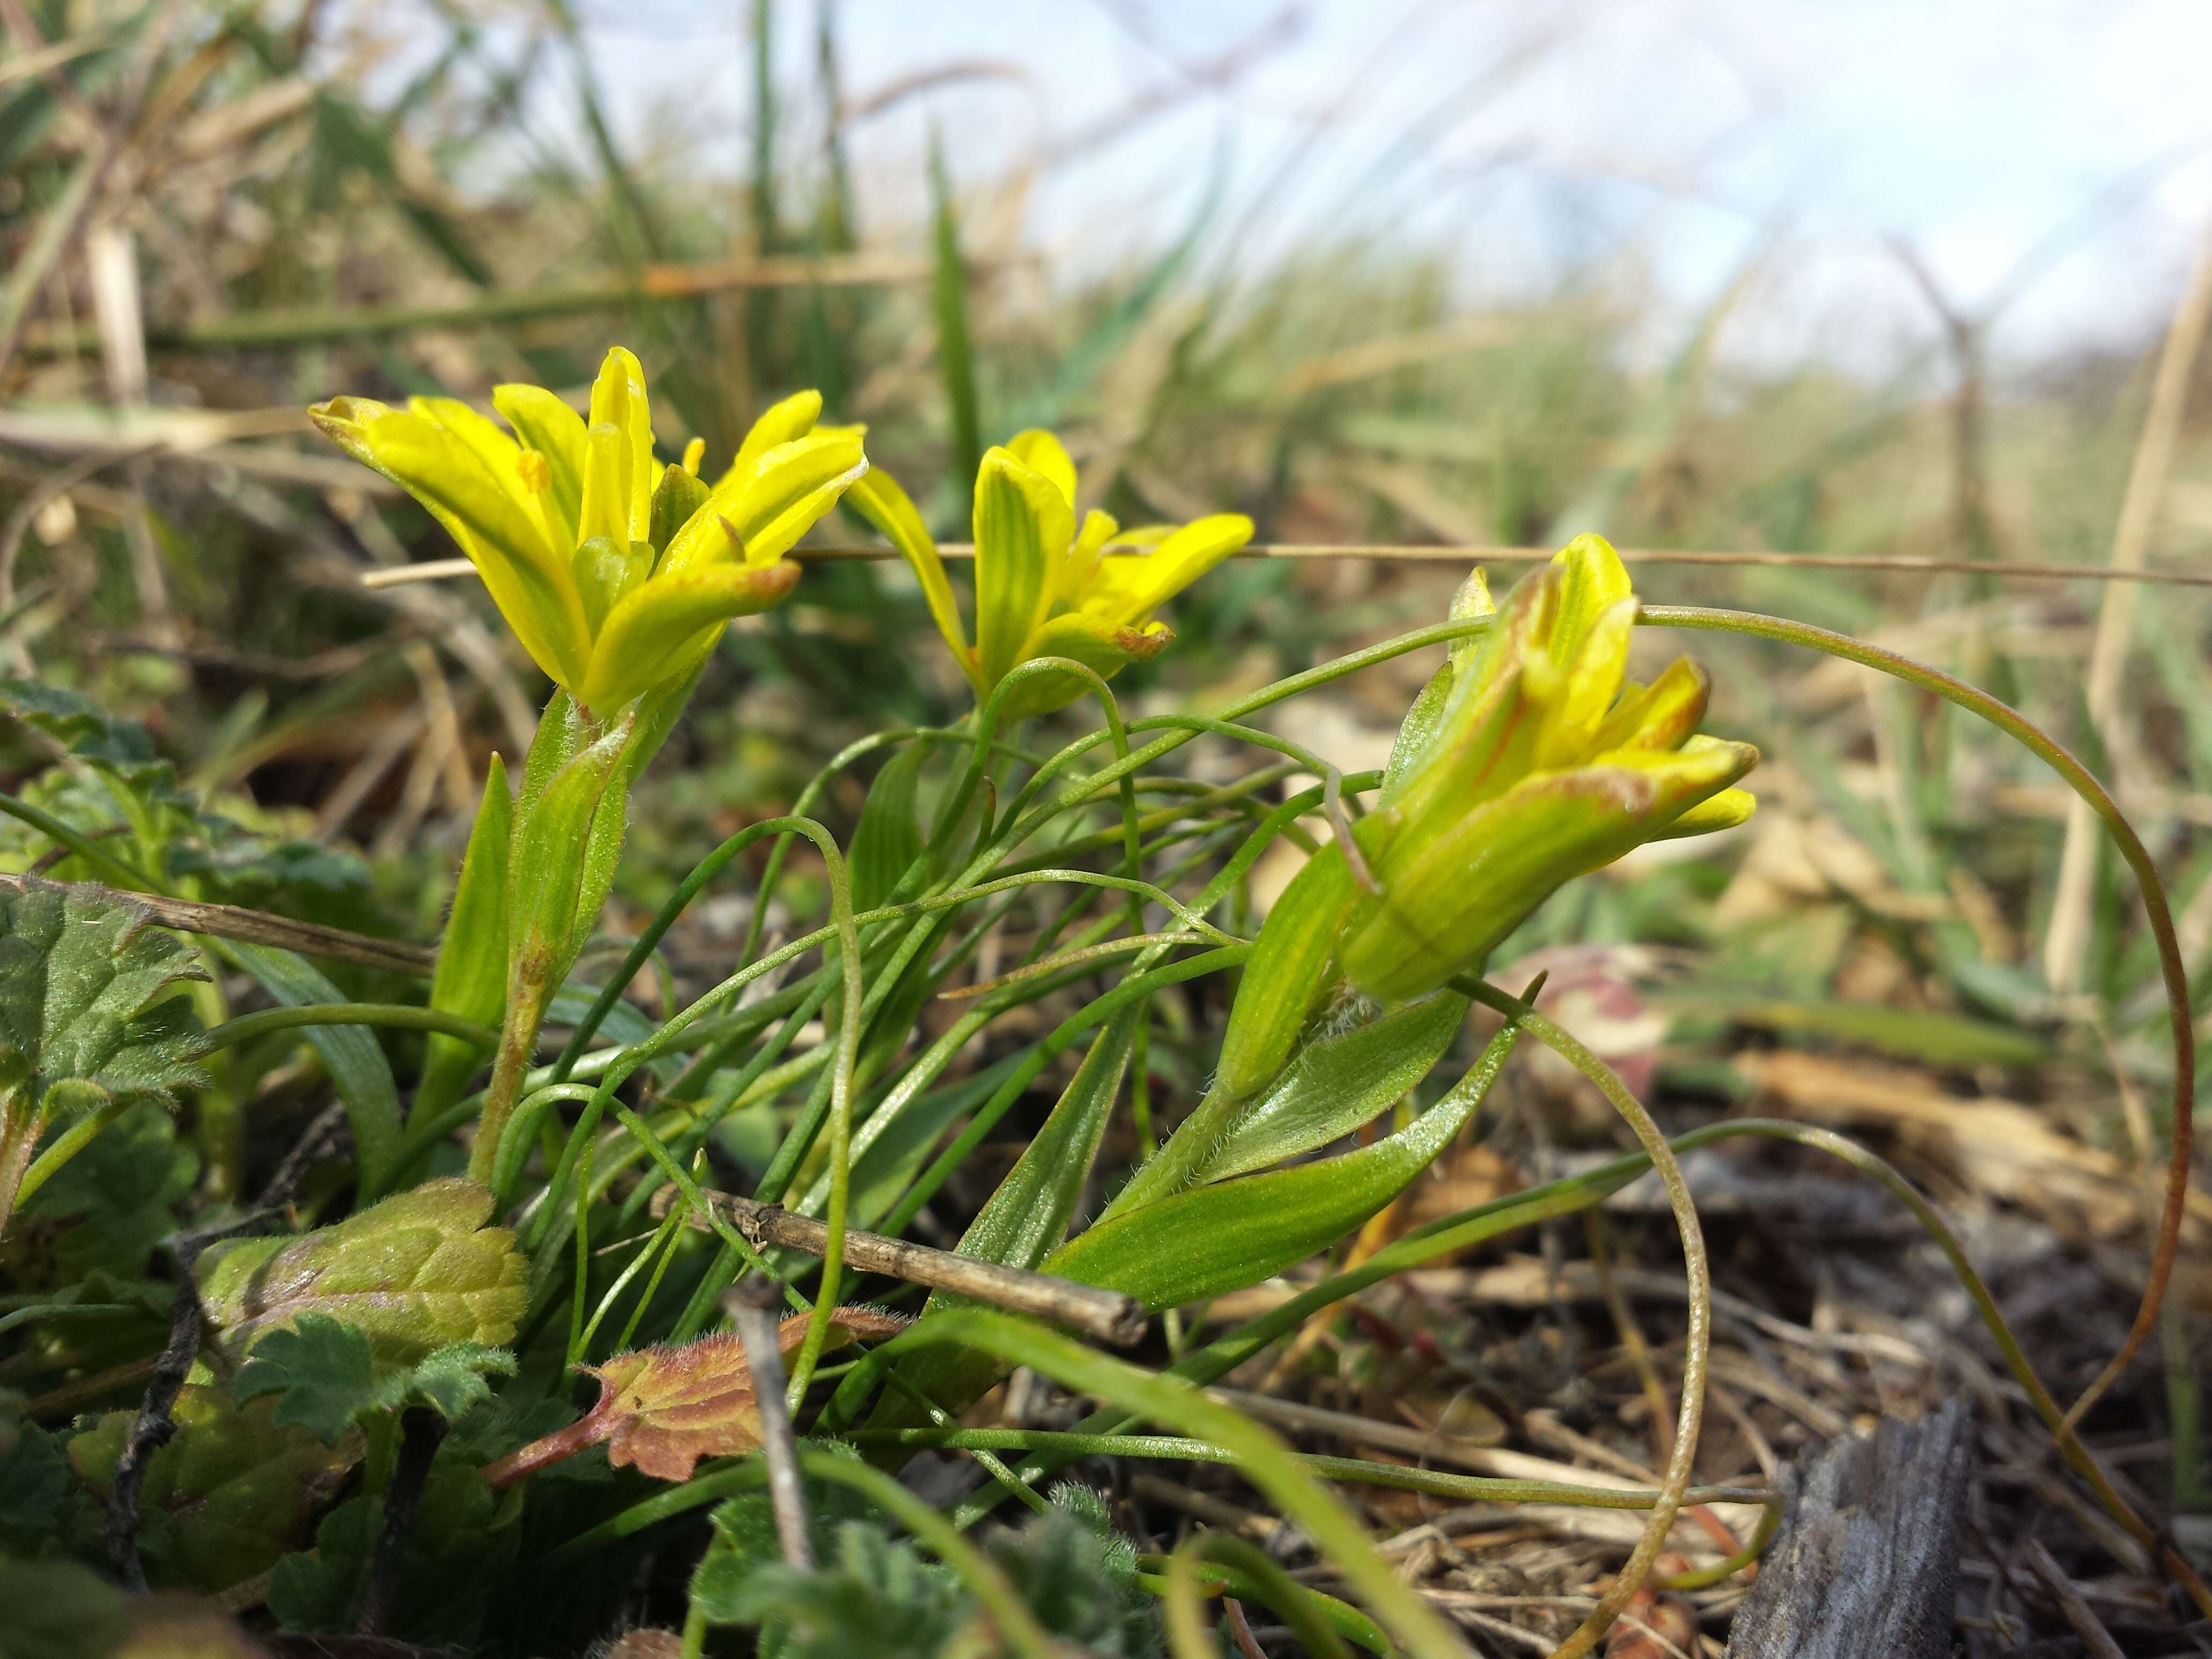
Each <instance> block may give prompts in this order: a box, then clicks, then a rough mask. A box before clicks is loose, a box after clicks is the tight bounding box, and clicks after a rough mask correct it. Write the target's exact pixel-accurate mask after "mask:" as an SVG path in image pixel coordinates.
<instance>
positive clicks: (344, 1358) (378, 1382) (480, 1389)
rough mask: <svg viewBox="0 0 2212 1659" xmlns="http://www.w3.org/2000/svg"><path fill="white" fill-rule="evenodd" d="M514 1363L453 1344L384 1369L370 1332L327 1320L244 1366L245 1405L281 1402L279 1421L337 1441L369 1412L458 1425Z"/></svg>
mask: <svg viewBox="0 0 2212 1659" xmlns="http://www.w3.org/2000/svg"><path fill="white" fill-rule="evenodd" d="M513 1371H514V1357H513V1355H512V1354H509V1353H508V1352H506V1351H505V1350H504V1349H501V1348H493V1347H487V1346H484V1345H483V1343H481V1342H449V1343H447V1344H446V1346H443V1347H441V1348H435V1349H433V1350H432V1351H431V1352H429V1353H428V1354H427V1355H425V1356H424V1357H423V1358H422V1360H421V1361H419V1362H418V1363H416V1364H413V1365H392V1364H380V1363H379V1362H378V1360H377V1358H376V1352H375V1348H374V1345H373V1344H372V1343H371V1342H370V1341H369V1338H368V1332H366V1331H364V1330H362V1329H361V1328H359V1327H358V1326H354V1325H347V1324H342V1323H340V1322H338V1321H337V1320H335V1319H332V1318H331V1316H329V1315H327V1314H319V1313H311V1314H302V1315H301V1316H300V1318H299V1320H298V1321H297V1322H296V1323H295V1324H294V1325H293V1326H291V1327H290V1328H289V1329H285V1330H276V1331H271V1332H270V1333H269V1334H268V1335H267V1336H265V1337H264V1338H263V1339H262V1340H261V1341H260V1342H258V1344H256V1345H255V1346H254V1349H253V1352H252V1354H251V1355H249V1356H248V1357H247V1358H246V1364H244V1365H242V1366H241V1367H240V1369H239V1373H238V1380H237V1382H236V1383H234V1385H233V1391H234V1393H235V1394H236V1395H237V1396H238V1397H239V1398H240V1400H252V1399H254V1398H257V1397H258V1396H259V1395H270V1394H273V1395H276V1397H277V1398H276V1417H275V1419H274V1420H275V1421H276V1423H277V1424H279V1425H286V1424H293V1423H296V1424H298V1425H301V1427H303V1428H306V1429H309V1430H312V1431H313V1432H314V1433H315V1434H316V1435H318V1436H319V1437H321V1438H322V1439H323V1440H324V1441H325V1442H326V1443H327V1442H331V1441H335V1440H337V1438H338V1437H339V1436H340V1435H342V1434H343V1433H344V1432H345V1431H346V1428H347V1426H348V1425H349V1424H351V1423H352V1422H353V1420H354V1419H356V1418H357V1417H359V1416H360V1415H362V1413H364V1412H372V1411H398V1410H399V1409H400V1408H402V1407H406V1406H410V1405H416V1404H422V1405H427V1406H429V1407H433V1408H434V1409H435V1410H436V1411H437V1412H438V1413H439V1414H440V1415H441V1416H442V1417H444V1418H445V1419H446V1420H447V1422H451V1421H453V1419H455V1418H458V1417H459V1416H460V1414H461V1413H463V1412H465V1411H467V1410H468V1409H469V1408H470V1407H471V1406H474V1405H476V1404H477V1402H478V1401H483V1400H486V1399H489V1397H490V1394H491V1388H490V1385H489V1383H486V1382H485V1380H484V1379H485V1377H486V1376H488V1375H497V1376H512V1375H513Z"/></svg>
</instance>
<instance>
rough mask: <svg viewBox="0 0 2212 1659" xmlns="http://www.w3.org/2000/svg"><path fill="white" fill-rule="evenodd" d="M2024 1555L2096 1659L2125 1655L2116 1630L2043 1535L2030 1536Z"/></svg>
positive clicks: (2108, 1658) (2070, 1625)
mask: <svg viewBox="0 0 2212 1659" xmlns="http://www.w3.org/2000/svg"><path fill="white" fill-rule="evenodd" d="M2021 1559H2024V1560H2025V1561H2026V1562H2027V1570H2028V1571H2030V1572H2032V1573H2033V1574H2034V1575H2035V1577H2036V1578H2037V1580H2038V1582H2039V1583H2041V1584H2042V1586H2043V1588H2044V1589H2045V1592H2046V1593H2048V1594H2049V1595H2050V1597H2051V1600H2052V1601H2056V1602H2057V1604H2058V1613H2059V1616H2060V1617H2061V1618H2063V1619H2064V1620H2066V1623H2067V1626H2068V1627H2069V1629H2071V1630H2072V1631H2073V1632H2074V1634H2075V1636H2077V1637H2079V1638H2081V1645H2082V1646H2083V1647H2085V1648H2087V1649H2088V1650H2089V1652H2090V1655H2091V1656H2092V1659H2125V1656H2124V1655H2123V1654H2122V1653H2121V1651H2120V1644H2118V1642H2115V1641H2114V1640H2113V1639H2112V1632H2110V1631H2108V1630H2106V1628H2105V1625H2104V1621H2103V1620H2100V1619H2099V1618H2098V1617H2097V1615H2096V1614H2095V1613H2092V1612H2091V1611H2090V1610H2089V1604H2088V1603H2087V1601H2083V1600H2082V1599H2081V1591H2079V1590H2077V1589H2075V1588H2074V1581H2073V1580H2072V1579H2070V1578H2069V1577H2067V1576H2066V1574H2065V1571H2064V1570H2063V1568H2061V1567H2060V1566H2059V1565H2058V1563H2057V1561H2055V1560H2053V1559H2051V1552H2050V1551H2049V1550H2047V1549H2045V1548H2044V1547H2043V1541H2041V1540H2040V1539H2037V1538H2031V1539H2029V1540H2028V1541H2027V1547H2026V1548H2025V1549H2024V1550H2023V1551H2022V1552H2021Z"/></svg>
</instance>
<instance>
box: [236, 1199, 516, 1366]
mask: <svg viewBox="0 0 2212 1659" xmlns="http://www.w3.org/2000/svg"><path fill="white" fill-rule="evenodd" d="M491 1212H492V1196H491V1194H489V1192H487V1191H485V1190H484V1188H482V1187H480V1186H478V1185H477V1183H476V1182H472V1181H463V1180H460V1179H459V1178H458V1177H449V1178H447V1179H444V1180H440V1181H431V1182H424V1183H423V1184H422V1186H420V1187H417V1188H414V1189H413V1190H412V1191H410V1192H404V1193H400V1194H396V1195H394V1196H393V1197H391V1198H387V1199H386V1200H384V1201H383V1202H382V1203H380V1204H374V1205H372V1206H369V1207H368V1209H366V1210H363V1211H362V1212H360V1213H359V1214H358V1215H354V1216H349V1217H348V1218H346V1219H345V1220H343V1221H341V1222H339V1223H338V1224H337V1225H335V1226H331V1227H322V1228H319V1229H317V1230H316V1231H313V1232H311V1233H302V1234H300V1235H299V1236H297V1237H291V1238H281V1237H280V1238H246V1239H235V1240H232V1241H230V1242H228V1243H222V1244H216V1245H214V1246H212V1247H210V1249H208V1251H207V1252H206V1254H204V1255H202V1256H201V1258H200V1265H199V1269H198V1276H199V1285H200V1298H201V1301H202V1302H203V1303H204V1305H205V1306H206V1308H207V1311H208V1317H209V1318H210V1321H211V1322H213V1324H214V1326H215V1328H216V1331H217V1332H218V1333H219V1334H220V1335H221V1338H222V1343H223V1346H224V1347H225V1348H226V1349H227V1350H228V1352H230V1353H232V1354H233V1355H234V1356H239V1357H242V1356H243V1355H244V1354H246V1352H248V1351H249V1350H251V1349H252V1347H253V1346H254V1345H255V1344H256V1343H258V1342H259V1341H260V1340H263V1339H264V1337H266V1336H267V1335H268V1334H270V1332H272V1331H278V1330H285V1329H289V1328H293V1327H295V1326H296V1325H297V1324H298V1323H299V1322H301V1320H302V1319H303V1318H305V1317H306V1316H308V1315H311V1314H326V1315H328V1316H331V1318H333V1319H336V1320H337V1321H340V1322H343V1323H345V1324H349V1325H356V1326H358V1327H359V1328H361V1329H362V1331H363V1332H364V1333H366V1334H367V1335H368V1340H369V1344H370V1347H371V1351H372V1353H373V1355H374V1358H376V1359H377V1360H378V1361H380V1362H382V1363H384V1364H397V1365H412V1364H416V1363H417V1362H418V1361H421V1360H422V1359H424V1358H428V1356H429V1355H430V1354H431V1353H432V1352H433V1351H435V1350H436V1349H438V1348H441V1347H443V1346H446V1345H447V1343H449V1342H480V1343H483V1344H484V1345H486V1346H492V1347H497V1346H503V1345H504V1344H505V1343H506V1342H507V1340H509V1339H510V1338H512V1337H513V1334H514V1328H515V1324H516V1322H517V1321H519V1320H520V1318H521V1316H522V1307H523V1296H524V1282H525V1279H526V1276H527V1274H528V1272H529V1267H528V1263H527V1261H526V1260H525V1258H524V1257H523V1255H522V1254H521V1252H520V1251H519V1250H517V1249H515V1248H514V1235H513V1233H512V1232H510V1231H507V1229H506V1228H504V1227H487V1226H485V1225H483V1224H484V1223H485V1222H486V1221H488V1220H489V1219H490V1218H491Z"/></svg>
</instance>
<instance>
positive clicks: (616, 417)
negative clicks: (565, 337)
mask: <svg viewBox="0 0 2212 1659" xmlns="http://www.w3.org/2000/svg"><path fill="white" fill-rule="evenodd" d="M590 423H591V424H592V426H595V427H599V426H611V427H612V428H615V430H616V431H617V432H619V433H620V434H621V435H622V438H623V445H622V448H623V465H622V467H621V468H620V469H619V474H618V476H619V477H620V479H621V483H622V485H623V489H625V491H626V492H627V493H626V494H625V495H622V496H620V497H618V498H617V499H616V500H615V501H610V502H608V503H606V505H605V507H604V508H603V509H602V510H603V511H605V513H608V514H609V515H610V522H611V523H618V524H620V525H621V526H622V529H621V531H620V532H619V534H617V532H613V531H612V530H607V531H602V532H597V533H599V534H616V536H617V540H620V539H622V538H628V539H629V540H630V541H634V542H641V541H644V540H645V539H647V537H648V536H649V535H650V534H651V533H652V528H653V485H654V484H655V483H658V482H659V477H660V469H659V467H657V466H655V465H653V410H652V406H651V405H650V404H648V403H647V401H646V396H645V370H644V369H643V368H641V367H640V365H639V363H638V361H637V359H636V358H635V356H632V355H631V354H630V353H629V352H628V351H626V350H624V349H623V348H622V347H621V346H610V347H609V348H608V349H607V355H606V358H605V361H604V362H601V363H600V365H599V379H598V380H594V381H593V382H592V416H591V422H590ZM591 509H592V491H591V481H590V475H589V474H588V473H587V474H586V479H585V489H584V512H583V513H582V514H581V522H582V523H583V525H584V526H586V528H584V529H583V531H582V532H581V533H583V534H584V535H586V536H588V535H592V534H593V533H594V532H592V530H591V529H590V528H589V527H588V526H590V524H591V523H592V511H591Z"/></svg>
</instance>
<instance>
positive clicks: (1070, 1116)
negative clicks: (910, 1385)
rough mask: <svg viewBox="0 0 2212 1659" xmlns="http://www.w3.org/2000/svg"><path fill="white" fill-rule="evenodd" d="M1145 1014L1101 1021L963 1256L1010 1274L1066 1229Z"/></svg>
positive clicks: (942, 1299)
mask: <svg viewBox="0 0 2212 1659" xmlns="http://www.w3.org/2000/svg"><path fill="white" fill-rule="evenodd" d="M1144 1012H1145V1010H1144V1009H1143V1007H1142V1006H1139V1005H1136V1004H1132V1005H1130V1006H1127V1007H1125V1008H1123V1009H1121V1011H1120V1012H1118V1013H1116V1014H1115V1016H1114V1018H1112V1019H1111V1020H1109V1021H1108V1022H1107V1025H1106V1029H1105V1030H1103V1031H1101V1032H1100V1033H1099V1034H1098V1036H1097V1040H1096V1041H1094V1042H1092V1043H1091V1052H1090V1053H1089V1054H1085V1056H1084V1057H1083V1064H1082V1066H1079V1068H1078V1069H1077V1071H1076V1073H1075V1076H1074V1079H1073V1080H1072V1081H1071V1082H1070V1083H1069V1084H1068V1085H1067V1089H1066V1092H1065V1093H1063V1094H1062V1095H1061V1096H1060V1100H1059V1102H1058V1103H1057V1104H1055V1105H1054V1107H1053V1109H1052V1115H1051V1116H1050V1117H1048V1118H1047V1119H1046V1120H1045V1124H1044V1127H1042V1129H1040V1130H1038V1131H1037V1133H1036V1135H1035V1136H1034V1137H1032V1138H1031V1139H1030V1144H1029V1146H1027V1147H1026V1148H1024V1150H1023V1152H1022V1155H1021V1158H1019V1160H1018V1161H1017V1162H1016V1164H1014V1167H1013V1168H1012V1170H1009V1171H1008V1172H1007V1175H1006V1179H1005V1180H1004V1181H1002V1182H1000V1183H999V1190H998V1191H996V1192H995V1193H993V1194H991V1196H990V1198H989V1200H987V1202H986V1203H985V1204H984V1206H983V1208H982V1210H981V1212H979V1213H978V1214H977V1216H976V1217H975V1220H974V1221H973V1222H972V1223H970V1224H969V1228H968V1231H967V1234H966V1236H965V1237H963V1238H962V1239H961V1241H960V1249H959V1253H960V1254H961V1255H965V1256H973V1257H975V1258H976V1259H978V1260H980V1261H996V1262H999V1263H1000V1264H1002V1265H1003V1266H1006V1267H1036V1264H1037V1263H1038V1262H1040V1261H1042V1260H1044V1258H1045V1257H1046V1256H1047V1255H1049V1254H1050V1253H1051V1252H1052V1251H1053V1250H1054V1249H1055V1248H1057V1247H1058V1245H1059V1244H1060V1241H1061V1240H1062V1239H1063V1238H1065V1237H1066V1235H1067V1224H1068V1222H1069V1220H1070V1219H1071V1218H1073V1216H1074V1214H1075V1206H1076V1204H1077V1203H1078V1202H1079V1200H1081V1198H1082V1196H1083V1188H1084V1186H1085V1183H1086V1182H1089V1180H1090V1179H1091V1164H1092V1163H1093V1161H1094V1160H1096V1159H1097V1156H1098V1143H1099V1142H1100V1140H1101V1139H1103V1138H1104V1136H1105V1133H1106V1121H1107V1119H1108V1118H1109V1117H1110V1116H1112V1115H1113V1111H1114V1102H1115V1098H1116V1097H1118V1096H1119V1095H1120V1093H1121V1079H1122V1076H1123V1074H1124V1073H1127V1070H1128V1068H1129V1050H1130V1048H1131V1045H1132V1044H1133V1042H1135V1040H1136V1035H1137V1022H1138V1020H1139V1018H1142V1017H1143V1016H1144ZM958 1299H959V1298H957V1297H948V1296H947V1295H946V1294H945V1292H944V1291H937V1292H935V1293H934V1294H933V1295H932V1297H930V1303H931V1305H932V1306H933V1307H937V1306H945V1307H949V1306H951V1304H952V1303H953V1302H955V1301H957V1300H958Z"/></svg>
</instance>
